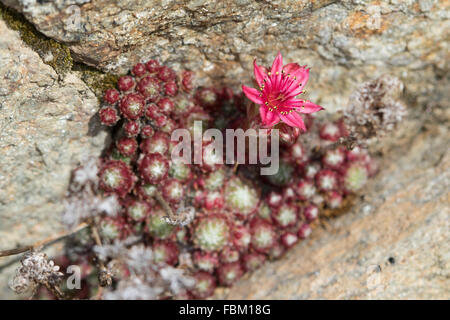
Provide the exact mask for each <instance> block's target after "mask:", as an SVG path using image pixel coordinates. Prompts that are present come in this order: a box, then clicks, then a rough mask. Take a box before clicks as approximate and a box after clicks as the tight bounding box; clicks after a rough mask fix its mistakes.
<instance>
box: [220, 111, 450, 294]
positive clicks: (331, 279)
mask: <svg viewBox="0 0 450 320" xmlns="http://www.w3.org/2000/svg"><path fill="white" fill-rule="evenodd" d="M448 116H449V114H448V112H447V122H446V123H445V125H441V126H434V127H432V128H429V129H425V132H424V133H420V134H418V135H416V136H414V138H411V136H409V138H406V137H405V138H404V139H401V136H399V135H397V136H396V137H395V139H396V140H397V141H396V143H395V145H391V150H390V153H389V154H388V155H387V157H386V158H385V159H384V161H383V166H382V171H381V172H380V174H379V176H378V177H377V178H376V179H375V180H374V181H372V183H371V184H370V186H369V188H368V190H367V191H366V193H365V194H366V196H365V197H364V198H362V199H361V200H360V201H359V203H358V204H357V205H356V206H355V207H354V208H353V209H352V210H351V211H350V212H349V213H346V214H344V215H343V216H341V217H339V218H337V219H334V220H331V221H328V223H327V224H326V227H325V228H323V226H322V227H321V226H317V227H316V228H315V230H314V232H313V234H312V237H311V238H310V239H309V240H307V241H305V242H303V243H302V244H300V245H298V246H297V247H295V248H294V249H293V250H292V251H290V252H289V253H288V254H287V256H285V257H284V258H283V259H281V260H279V261H276V262H273V263H270V264H268V265H266V266H265V267H263V268H262V269H260V270H258V271H256V272H254V273H253V274H252V275H250V276H249V277H247V278H246V279H244V280H242V281H241V282H239V283H238V284H237V285H235V286H234V287H232V288H231V289H229V290H223V289H222V290H219V292H217V294H216V297H215V298H222V299H237V300H241V299H242V300H243V299H449V298H450V206H449V204H450V151H449V150H448V145H449V143H450V138H449V130H448V124H449V122H448V120H449V118H448ZM417 124H418V123H417V122H412V123H410V124H409V126H406V127H405V128H404V130H405V132H406V131H412V132H416V131H415V129H414V126H417ZM261 279H264V281H261Z"/></svg>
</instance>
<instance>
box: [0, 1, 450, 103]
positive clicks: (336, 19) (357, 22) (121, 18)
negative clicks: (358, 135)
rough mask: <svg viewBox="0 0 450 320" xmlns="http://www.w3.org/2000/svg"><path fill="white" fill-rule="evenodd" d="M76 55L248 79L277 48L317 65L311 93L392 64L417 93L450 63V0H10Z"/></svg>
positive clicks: (326, 98) (330, 99)
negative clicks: (151, 60) (151, 61)
mask: <svg viewBox="0 0 450 320" xmlns="http://www.w3.org/2000/svg"><path fill="white" fill-rule="evenodd" d="M1 2H3V3H4V4H6V5H8V6H11V7H13V8H15V9H16V10H18V11H19V12H22V13H23V14H24V15H25V17H26V18H27V19H28V20H29V21H31V22H32V23H33V24H35V25H36V27H37V29H38V30H40V31H41V32H43V33H44V34H45V35H47V36H49V37H51V38H54V39H56V40H58V41H61V42H63V43H66V44H68V45H69V47H70V49H71V50H72V52H73V53H74V58H75V59H78V60H79V61H82V62H84V63H87V64H90V65H93V66H96V67H98V68H101V69H103V70H107V71H111V72H115V73H124V72H127V71H128V70H129V69H130V66H132V65H133V64H135V63H136V62H139V61H142V60H147V59H149V58H157V59H159V60H161V61H162V62H164V63H166V64H169V65H172V66H174V67H175V68H181V67H183V68H189V69H192V70H195V71H201V73H200V74H201V77H200V79H201V82H203V83H210V82H211V81H216V82H218V81H223V80H225V81H226V83H227V84H229V85H232V86H234V87H235V88H237V87H238V86H239V85H240V84H241V83H242V82H245V83H249V82H250V81H251V80H250V77H251V70H252V61H253V59H254V58H258V61H259V62H260V63H266V64H269V63H271V61H272V60H273V58H274V57H275V55H276V53H277V51H278V50H281V52H282V53H283V54H284V56H285V59H286V60H287V61H291V62H292V61H295V62H299V63H301V64H308V65H309V66H311V67H312V76H311V79H312V81H311V82H310V84H309V85H308V88H307V90H308V92H309V93H310V98H311V100H313V101H315V102H318V103H320V104H322V105H323V106H324V107H325V108H327V109H329V110H334V109H340V108H342V107H343V106H344V105H345V104H346V102H347V101H346V98H347V97H348V95H349V93H350V92H351V91H352V90H353V88H354V86H355V85H356V84H358V83H360V82H361V81H366V80H368V79H372V78H375V77H377V76H379V75H380V74H382V73H385V72H389V73H391V74H393V75H395V76H397V77H400V78H401V79H402V80H403V81H404V82H405V84H406V85H407V90H408V92H409V93H410V94H411V95H412V96H413V97H418V96H420V95H432V94H433V92H434V87H435V82H436V74H440V75H444V74H445V72H448V67H449V66H448V63H449V61H450V59H449V52H450V50H449V41H448V40H449V30H450V22H449V8H450V1H449V0H420V1H412V0H406V1H404V0H401V1H399V0H389V1H388V0H376V1H374V0H342V1H333V0H289V1H286V0H282V1H256V0H240V1H231V0H226V1H223V0H216V1H202V0H190V1H174V0H164V1H151V0H150V1H148V0H145V1H144V0H140V1H137V0H134V1H129V0H120V1H115V0H114V1H113V0H102V1H100V0H91V1H89V0H57V1H37V0H26V1H25V0H1Z"/></svg>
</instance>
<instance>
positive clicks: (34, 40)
mask: <svg viewBox="0 0 450 320" xmlns="http://www.w3.org/2000/svg"><path fill="white" fill-rule="evenodd" d="M0 18H1V19H3V20H4V21H5V23H6V24H7V25H8V27H9V28H11V29H12V30H15V31H18V32H19V34H20V37H21V39H22V40H23V42H25V43H26V44H27V45H28V46H30V47H31V48H32V49H33V51H35V52H36V53H38V54H39V56H40V57H41V58H42V60H43V61H44V63H46V64H48V65H49V66H51V67H52V68H53V69H54V70H55V71H56V73H58V75H60V76H64V74H65V73H67V72H68V71H71V70H73V71H78V72H79V73H80V77H81V79H82V80H83V81H84V82H85V83H86V85H87V86H88V87H89V88H90V89H91V90H92V91H93V92H94V93H95V95H96V96H97V97H102V96H103V92H104V91H105V90H106V89H108V88H115V87H116V84H117V80H118V78H119V76H117V75H113V74H108V73H104V72H101V71H99V70H97V69H95V68H94V67H90V66H87V65H84V64H82V63H77V62H74V61H73V59H72V56H71V53H70V49H69V48H68V47H67V46H66V45H64V44H62V43H59V42H57V41H55V40H53V39H50V38H48V37H46V36H45V35H43V34H42V33H40V32H39V31H38V30H37V29H36V28H35V27H34V26H33V25H32V24H31V23H30V22H28V21H27V20H26V19H25V18H24V16H23V15H21V14H20V13H18V12H16V11H14V10H13V9H10V8H7V7H5V5H3V4H2V3H0Z"/></svg>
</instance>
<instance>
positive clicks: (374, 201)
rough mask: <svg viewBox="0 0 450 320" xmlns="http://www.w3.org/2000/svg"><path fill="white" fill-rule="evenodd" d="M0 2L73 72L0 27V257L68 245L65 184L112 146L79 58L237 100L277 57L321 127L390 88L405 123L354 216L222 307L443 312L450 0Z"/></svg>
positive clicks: (318, 231) (333, 224)
mask: <svg viewBox="0 0 450 320" xmlns="http://www.w3.org/2000/svg"><path fill="white" fill-rule="evenodd" d="M0 2H1V3H3V4H4V5H6V6H8V7H11V8H14V9H15V10H17V11H18V12H19V13H22V14H23V15H24V16H25V18H26V19H28V21H30V22H31V23H32V24H33V25H34V26H35V27H36V28H37V30H39V31H40V32H42V33H43V34H44V35H46V36H48V37H50V38H52V39H55V40H57V41H59V42H61V44H62V46H64V48H65V46H68V47H69V48H70V52H71V56H72V57H70V59H69V58H68V59H67V61H68V63H67V64H66V68H64V70H65V72H64V74H61V73H60V72H55V70H54V69H52V67H50V66H49V65H48V64H45V63H44V62H47V63H48V62H51V61H54V60H58V59H56V57H55V56H54V55H51V54H47V51H45V52H40V56H41V58H40V57H39V55H38V54H36V53H35V52H33V50H31V49H30V48H29V47H27V46H26V45H24V43H23V42H22V41H21V40H20V38H19V36H18V33H16V32H13V31H11V30H9V29H8V28H7V27H6V26H5V24H4V23H3V21H1V19H0V34H1V35H2V37H1V39H0V190H1V191H0V250H1V249H6V248H11V247H14V246H15V245H17V246H19V245H24V244H30V243H33V242H34V241H37V240H42V239H45V238H47V237H48V236H50V235H54V234H55V233H57V232H59V231H61V230H62V226H61V224H60V211H61V209H62V208H61V206H62V204H61V199H62V197H63V196H64V194H65V192H66V188H67V183H68V180H69V175H70V172H71V170H72V169H73V168H74V167H75V166H76V164H77V163H79V162H80V161H82V160H83V158H84V157H85V156H86V155H92V156H96V155H98V154H99V153H100V151H101V150H102V149H103V147H104V144H105V137H106V134H105V132H100V134H98V135H96V136H93V135H92V134H90V133H91V131H92V130H90V129H92V126H93V125H94V124H95V120H92V117H93V115H94V114H95V112H96V111H97V109H98V101H97V99H96V97H95V96H94V94H93V93H92V92H91V91H90V90H89V88H88V87H87V85H86V84H85V83H84V82H83V81H81V80H80V77H82V78H83V80H85V81H86V79H85V78H84V76H83V75H82V74H81V75H80V73H77V72H73V71H71V70H70V68H72V61H71V59H72V58H73V59H75V60H76V61H78V62H82V63H85V64H88V65H91V66H94V67H96V68H98V69H100V70H103V71H107V72H112V73H114V74H122V73H126V72H128V70H129V69H130V67H131V66H132V65H133V64H135V63H136V62H139V61H145V60H148V59H150V58H156V59H158V60H160V61H161V62H163V63H165V64H168V65H170V66H173V67H174V68H175V69H185V68H187V69H191V70H194V71H196V72H197V73H198V76H197V81H198V82H199V83H200V84H202V85H211V84H217V85H220V86H223V85H230V86H232V87H233V88H235V89H237V90H240V89H239V87H240V84H242V83H246V84H250V83H251V81H252V80H251V79H252V77H253V71H252V62H253V59H254V58H257V59H258V62H259V63H263V64H267V65H268V64H270V63H271V62H272V60H273V58H274V57H275V55H276V53H277V51H278V50H280V51H281V52H282V53H283V56H284V59H285V62H299V63H301V64H307V65H308V66H310V67H312V70H311V81H310V82H309V83H308V87H307V90H308V92H310V93H308V94H307V96H308V97H309V99H310V100H312V101H314V102H317V103H319V104H321V105H323V106H324V107H325V108H326V109H327V110H328V111H329V112H334V111H336V110H339V109H341V108H343V107H344V106H345V105H347V100H348V97H349V95H350V93H351V92H352V91H353V90H354V89H355V87H356V86H358V85H359V84H360V83H362V82H364V81H367V80H370V79H374V78H376V77H378V76H380V75H381V74H384V73H390V74H392V75H394V76H397V77H399V78H400V79H401V80H402V81H403V82H404V84H405V89H406V94H407V95H406V98H407V104H408V109H409V112H410V117H409V120H408V121H407V123H406V124H404V125H402V126H401V130H399V131H398V132H397V133H396V135H392V136H388V137H386V138H385V140H384V141H382V142H380V143H379V144H378V145H377V151H378V152H381V153H383V154H384V156H385V158H384V160H383V166H382V170H381V173H380V175H379V176H378V177H377V178H376V179H375V180H374V181H373V182H371V184H370V186H369V188H368V189H367V190H366V197H364V198H363V200H360V201H359V202H357V203H356V204H355V206H354V207H353V209H352V210H351V212H350V213H348V214H345V215H343V216H341V217H339V218H337V219H335V220H330V221H328V222H324V224H325V223H326V225H327V226H328V227H327V229H326V230H325V229H322V228H321V227H320V226H316V228H315V232H314V233H313V236H312V238H311V239H309V240H307V241H305V242H303V243H302V244H300V245H298V246H297V247H296V248H295V249H293V251H291V252H290V253H289V254H288V255H287V257H285V258H284V259H282V260H280V261H277V262H274V263H271V264H269V265H267V266H265V267H264V268H263V269H261V270H259V271H257V272H255V273H254V274H252V275H250V276H249V277H247V278H246V279H244V280H243V281H242V282H240V283H238V284H237V285H236V286H235V287H233V288H232V289H231V290H223V289H221V290H219V292H218V293H217V295H216V297H222V298H234V299H246V298H255V299H257V298H265V299H270V298H272V299H280V298H286V299H306V298H309V299H312V298H342V299H357V298H400V297H404V298H433V299H434V298H447V299H448V298H450V295H449V290H448V287H449V286H448V277H449V275H448V270H449V267H448V263H449V252H450V251H449V250H448V249H449V248H448V243H449V241H448V240H449V231H448V230H449V228H448V223H449V222H448V221H449V219H448V217H449V208H448V203H449V194H448V191H449V180H450V177H449V153H448V151H447V150H446V148H447V146H448V145H449V142H450V141H449V139H448V129H447V128H446V125H447V127H448V119H449V110H450V108H448V107H449V105H448V101H449V92H448V85H449V81H448V74H450V73H449V72H448V71H449V66H448V62H449V61H450V59H449V56H448V52H449V48H448V37H449V33H448V30H450V23H449V20H448V16H449V2H448V1H447V0H426V1H397V0H390V1H387V0H380V1H369V0H358V1H356V0H343V1H333V0H315V1H312V0H288V1H270V2H269V1H256V0H239V1H230V0H226V1H219V0H214V1H202V0H192V1H184V2H179V1H173V0H164V1H151V0H149V1H144V0H139V1H128V0H120V1H113V0H103V1H100V0H56V1H38V0H26V1H25V0H0ZM35 50H36V51H38V50H37V49H36V48H35ZM49 52H50V51H49ZM43 53H45V54H43ZM50 65H51V64H50ZM66 69H69V70H68V71H66ZM66 72H67V73H66ZM92 72H93V71H92ZM93 73H94V74H95V72H93ZM94 78H95V77H94ZM86 82H88V81H86ZM97 94H98V92H97ZM390 258H392V259H390ZM12 259H13V258H8V259H6V258H0V298H6V297H8V298H10V297H12V296H13V295H12V292H11V291H9V290H8V288H7V281H8V279H9V278H10V277H11V275H12V272H13V270H14V267H16V266H17V264H11V266H9V267H5V265H9V262H11V261H12ZM262 277H263V278H264V279H265V280H264V283H263V284H262V283H261V282H260V279H261V278H262Z"/></svg>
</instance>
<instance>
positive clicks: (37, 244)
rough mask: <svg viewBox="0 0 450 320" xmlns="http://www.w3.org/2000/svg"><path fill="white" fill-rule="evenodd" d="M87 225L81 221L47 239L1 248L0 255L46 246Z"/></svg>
mask: <svg viewBox="0 0 450 320" xmlns="http://www.w3.org/2000/svg"><path fill="white" fill-rule="evenodd" d="M86 227H88V224H87V223H81V224H79V225H78V226H77V227H76V228H75V229H73V230H70V231H68V232H67V231H65V232H60V233H58V234H56V235H54V236H51V237H49V238H47V239H44V240H41V241H38V242H35V243H34V244H32V245H28V246H23V247H19V248H15V249H8V250H2V251H0V257H7V256H13V255H16V254H19V253H23V252H27V251H30V250H33V249H36V248H39V247H42V246H46V245H49V244H50V243H55V242H57V241H60V240H62V239H64V238H66V237H68V236H70V235H72V234H74V233H76V232H78V231H80V230H82V229H84V228H86Z"/></svg>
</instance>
